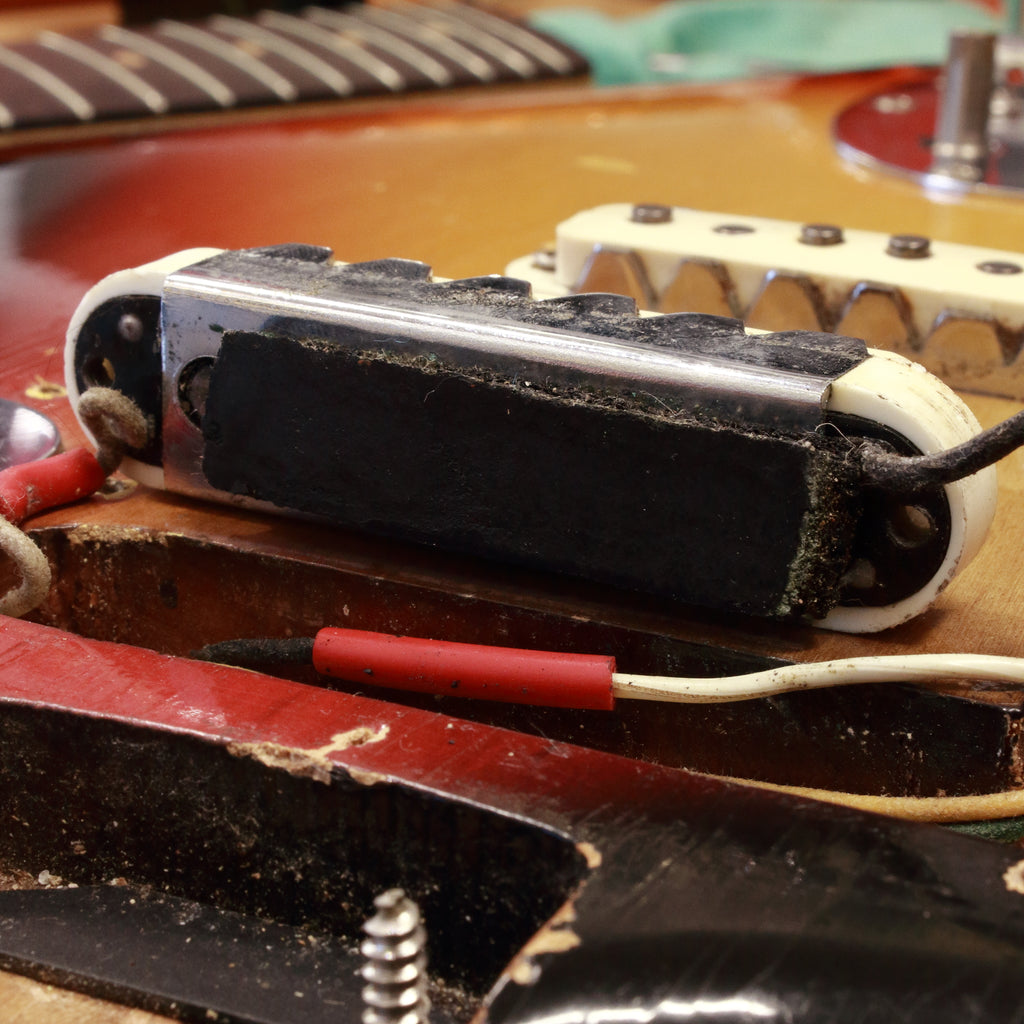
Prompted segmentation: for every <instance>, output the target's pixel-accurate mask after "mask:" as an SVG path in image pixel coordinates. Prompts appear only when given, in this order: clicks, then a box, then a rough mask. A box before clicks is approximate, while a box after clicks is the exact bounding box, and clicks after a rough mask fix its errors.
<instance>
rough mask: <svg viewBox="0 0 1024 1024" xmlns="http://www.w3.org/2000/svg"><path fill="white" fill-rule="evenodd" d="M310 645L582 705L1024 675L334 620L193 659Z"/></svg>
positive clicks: (975, 667) (361, 672)
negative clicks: (493, 636) (465, 639)
mask: <svg viewBox="0 0 1024 1024" xmlns="http://www.w3.org/2000/svg"><path fill="white" fill-rule="evenodd" d="M300 645H304V646H300ZM300 650H303V651H305V650H308V651H309V652H310V654H309V660H311V661H312V664H313V666H314V668H315V669H316V670H317V672H319V673H320V674H321V675H325V676H332V677H335V678H340V679H345V680H347V681H348V682H352V683H360V682H365V683H370V684H372V685H376V686H382V687H388V688H391V689H396V690H406V691H411V692H415V693H433V694H448V695H450V696H459V697H473V698H478V699H483V700H494V701H505V702H509V703H518V704H532V705H537V706H542V707H566V708H576V709H581V710H583V709H590V710H604V711H610V710H612V709H613V708H614V707H615V702H616V700H654V701H666V702H672V703H688V704H704V703H717V702H722V701H739V700H751V699H754V698H757V697H768V696H773V695H776V694H780V693H787V692H791V691H794V690H811V689H821V688H826V687H833V686H849V685H851V684H855V683H896V682H924V681H927V680H932V679H936V678H955V679H976V680H986V681H996V682H1008V683H1024V658H1010V657H998V656H992V655H982V654H908V655H892V656H876V657H864V658H844V659H839V660H834V661H824V662H814V663H810V664H796V665H782V666H779V667H777V668H771V669H766V670H764V671H760V672H751V673H747V674H745V675H738V676H724V677H720V678H700V677H693V678H687V677H673V676H646V675H632V674H627V673H621V672H617V671H616V665H615V659H614V658H612V657H609V656H605V655H591V654H567V653H556V652H550V651H532V650H520V649H516V648H508V647H490V646H485V645H480V644H464V643H455V642H451V641H444V640H424V639H419V638H416V637H406V636H393V635H391V634H387V633H375V632H370V631H367V630H357V629H341V628H334V627H328V628H325V629H322V630H320V632H319V633H317V635H316V637H315V638H303V639H302V640H301V641H300V640H296V639H294V638H291V639H288V640H284V641H275V640H265V639H264V640H236V641H228V642H227V643H222V644H212V645H210V646H209V647H205V648H203V649H202V650H200V651H196V652H193V657H196V658H199V659H201V660H204V661H221V662H226V663H229V664H239V663H240V664H245V665H248V666H253V665H255V664H258V663H260V661H262V663H263V664H268V663H270V662H272V661H295V660H296V659H297V655H298V652H299V651H300ZM229 656H230V657H229Z"/></svg>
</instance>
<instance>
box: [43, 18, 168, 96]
mask: <svg viewBox="0 0 1024 1024" xmlns="http://www.w3.org/2000/svg"><path fill="white" fill-rule="evenodd" d="M38 41H39V43H40V44H41V45H42V46H45V47H46V48H47V49H48V50H54V51H55V52H56V53H60V54H63V55H64V56H65V57H70V58H71V59H72V60H77V61H78V62H79V63H80V64H85V65H86V66H87V67H90V68H92V69H93V71H97V72H99V73H100V74H101V75H104V76H105V77H107V78H109V79H110V80H111V81H112V82H116V83H117V84H118V85H119V86H121V88H122V89H124V90H125V91H126V92H130V93H131V94H132V95H133V96H134V97H135V98H136V99H138V100H140V101H141V102H142V103H144V104H145V105H146V106H147V107H148V108H149V109H150V110H151V111H152V112H153V113H154V114H166V113H167V111H168V109H169V107H170V103H169V102H168V99H167V97H166V96H164V94H163V93H162V92H160V91H159V90H158V89H154V88H153V86H151V85H150V84H149V83H148V82H146V81H144V80H143V79H141V78H139V76H138V75H136V74H135V73H134V72H132V71H129V70H128V68H125V67H122V66H121V65H120V64H118V63H117V61H116V60H112V59H111V58H110V57H108V56H107V55H106V54H105V53H100V52H99V51H97V50H93V49H92V48H91V47H89V46H87V45H86V44H85V43H82V42H79V41H78V40H77V39H71V38H70V37H68V36H62V35H60V34H59V33H58V32H43V33H42V34H41V35H40V36H39V39H38Z"/></svg>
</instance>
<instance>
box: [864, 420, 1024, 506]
mask: <svg viewBox="0 0 1024 1024" xmlns="http://www.w3.org/2000/svg"><path fill="white" fill-rule="evenodd" d="M1021 445H1024V412H1019V413H1017V414H1016V415H1014V416H1011V417H1010V418H1009V419H1008V420H1004V421H1003V422H1002V423H999V424H997V425H996V426H994V427H991V428H990V429H989V430H984V431H982V432H981V433H980V434H978V435H977V436H976V437H972V438H971V439H970V441H965V442H964V443H963V444H961V445H957V447H956V448H949V449H947V450H946V451H944V452H935V453H934V454H932V455H899V454H898V453H896V452H894V451H892V450H891V449H889V448H886V447H883V446H882V445H880V444H877V443H874V442H869V443H868V444H866V445H864V447H863V448H862V450H861V466H862V469H863V473H864V482H865V483H866V484H867V485H869V486H871V487H879V488H881V489H882V490H886V491H895V492H897V493H900V494H914V493H917V492H919V491H927V490H936V489H937V488H939V487H943V486H944V485H945V484H951V483H953V482H954V481H956V480H962V479H963V478H964V477H967V476H971V475H972V474H973V473H977V472H979V470H982V469H985V467H986V466H991V465H992V464H993V463H994V462H998V461H999V460H1000V459H1002V458H1005V457H1006V456H1007V455H1009V454H1010V453H1011V452H1013V451H1016V449H1018V448H1019V447H1020V446H1021Z"/></svg>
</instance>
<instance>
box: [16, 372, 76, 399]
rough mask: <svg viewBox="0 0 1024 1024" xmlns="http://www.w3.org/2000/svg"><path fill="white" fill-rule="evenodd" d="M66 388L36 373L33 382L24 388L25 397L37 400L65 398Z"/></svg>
mask: <svg viewBox="0 0 1024 1024" xmlns="http://www.w3.org/2000/svg"><path fill="white" fill-rule="evenodd" d="M67 394H68V392H67V388H65V387H64V385H63V384H58V383H57V382H56V381H52V380H47V379H46V378H45V377H40V376H39V374H36V379H35V382H34V383H32V384H29V386H28V387H27V388H25V397H26V398H34V399H35V400H36V401H39V402H51V401H53V400H54V399H57V398H67Z"/></svg>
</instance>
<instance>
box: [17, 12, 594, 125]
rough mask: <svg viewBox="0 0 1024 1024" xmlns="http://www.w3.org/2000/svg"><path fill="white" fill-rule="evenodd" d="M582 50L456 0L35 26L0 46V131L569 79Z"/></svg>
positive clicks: (581, 66) (581, 65)
mask: <svg viewBox="0 0 1024 1024" xmlns="http://www.w3.org/2000/svg"><path fill="white" fill-rule="evenodd" d="M585 70H586V66H585V62H584V61H583V60H582V58H580V57H579V56H578V55H577V54H575V53H573V52H572V51H571V50H569V49H568V48H566V47H565V46H563V45H561V44H559V43H558V42H556V41H555V40H552V39H551V38H549V37H547V36H545V35H542V34H540V33H538V32H536V31H534V30H533V29H531V28H529V27H527V26H526V25H524V24H522V23H519V22H515V21H510V20H506V19H504V18H501V17H498V16H496V15H494V14H492V13H490V12H489V11H485V10H482V9H480V8H475V7H470V6H464V5H460V4H455V3H441V4H436V5H431V6H429V7H427V6H421V5H420V4H416V3H406V2H398V3H394V4H390V5H389V6H387V7H377V6H369V5H364V4H345V5H340V6H330V7H307V8H305V9H303V10H302V11H300V12H298V13H296V14H289V13H283V12H280V11H273V10H266V11H263V12H261V13H259V14H257V15H256V16H255V17H252V18H235V17H230V16H227V15H215V16H213V17H211V18H208V19H206V20H203V21H190V22H189V21H170V20H165V21H158V22H156V23H154V24H152V25H147V26H144V27H133V28H124V27H121V26H117V25H107V26H104V27H101V28H97V29H93V30H90V31H87V32H75V33H58V32H43V33H41V34H40V35H39V36H37V37H36V38H35V39H33V40H31V41H29V42H23V43H16V44H9V45H6V46H0V130H3V131H8V132H9V131H13V130H16V129H22V128H36V127H41V126H49V125H74V124H88V123H93V122H101V121H105V120H113V119H122V118H138V117H142V116H150V117H152V116H163V115H168V114H180V113H191V112H202V111H211V110H217V109H225V110H230V109H235V108H242V107H256V106H266V105H277V104H282V103H296V102H311V101H319V100H332V99H339V98H345V97H354V96H368V95H373V94H386V93H398V92H405V91H410V90H423V89H447V88H452V87H455V86H461V85H474V84H476V85H479V84H487V83H498V82H514V81H522V80H534V79H543V78H552V77H563V76H574V75H579V74H581V73H583V72H584V71H585Z"/></svg>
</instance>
